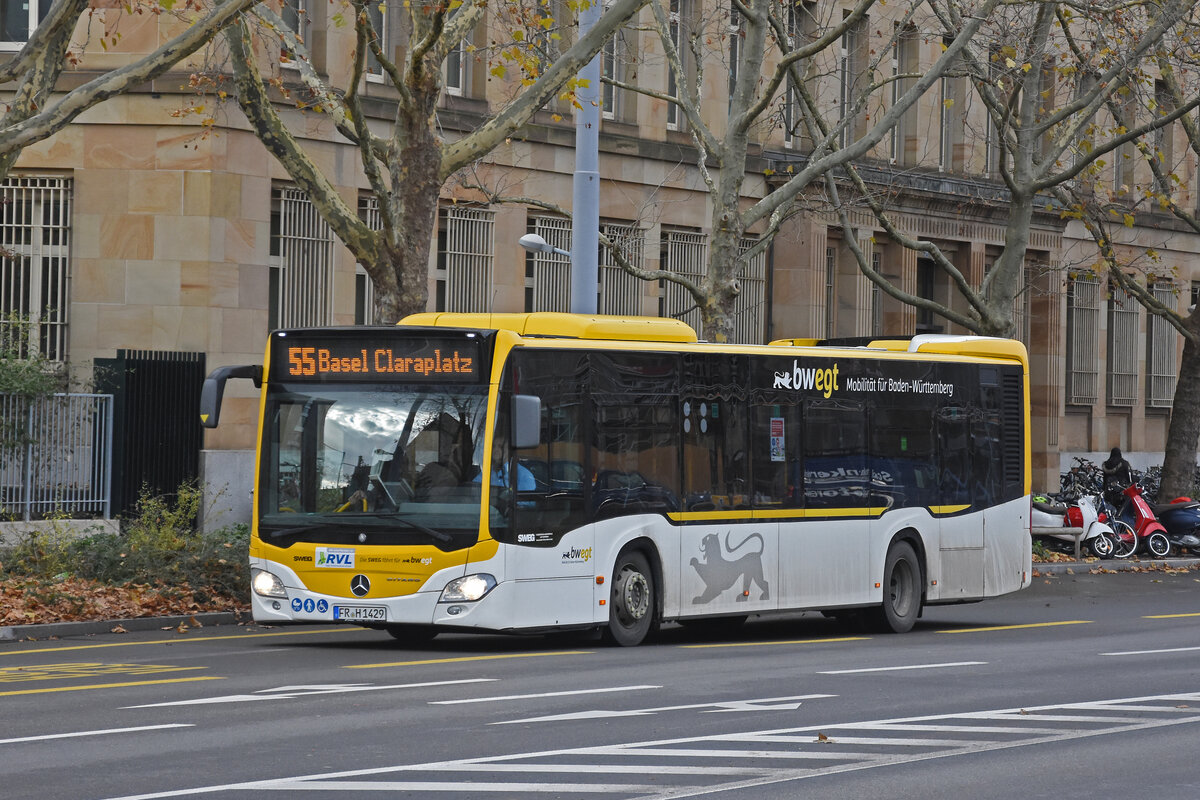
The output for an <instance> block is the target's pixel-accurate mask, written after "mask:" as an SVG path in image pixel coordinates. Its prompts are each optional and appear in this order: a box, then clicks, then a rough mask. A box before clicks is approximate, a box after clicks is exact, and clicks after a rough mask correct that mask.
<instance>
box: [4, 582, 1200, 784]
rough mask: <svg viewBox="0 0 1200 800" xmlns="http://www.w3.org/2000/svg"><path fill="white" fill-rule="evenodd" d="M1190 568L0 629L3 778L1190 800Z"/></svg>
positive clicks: (1197, 733) (1193, 605)
mask: <svg viewBox="0 0 1200 800" xmlns="http://www.w3.org/2000/svg"><path fill="white" fill-rule="evenodd" d="M1198 658H1200V573H1197V572H1194V571H1191V572H1181V573H1178V574H1171V573H1165V572H1153V573H1121V574H1112V575H1090V574H1081V575H1061V576H1053V577H1048V578H1039V579H1037V581H1035V584H1034V586H1033V587H1032V588H1031V589H1029V590H1026V591H1024V592H1021V593H1019V594H1017V595H1013V596H1010V597H1006V598H1000V599H997V600H992V601H988V602H986V603H981V604H977V605H969V606H954V607H944V608H933V609H927V611H926V614H925V616H924V618H923V619H922V620H921V621H920V623H919V624H918V625H917V627H916V629H915V630H914V631H912V632H911V633H908V634H904V635H901V636H896V635H883V634H864V633H861V632H859V631H855V630H852V629H848V628H845V627H841V626H839V625H838V624H836V623H834V622H832V621H829V620H825V619H823V618H821V617H819V616H817V615H797V616H793V617H790V618H787V619H777V620H772V621H757V620H752V621H751V622H749V623H748V624H747V625H746V626H745V627H743V628H742V629H740V630H738V631H736V632H722V633H716V632H703V631H697V630H694V629H690V628H689V629H683V628H678V627H670V628H668V629H665V630H664V631H663V634H662V635H661V637H660V639H659V641H657V642H656V643H654V644H652V645H648V646H643V647H639V648H632V649H620V648H608V647H604V646H601V645H600V644H599V643H598V642H596V641H593V640H591V639H589V638H586V637H575V638H568V637H556V638H541V637H538V638H510V637H496V636H465V635H444V636H442V637H439V638H438V639H436V640H434V642H432V643H430V644H427V645H422V646H420V647H416V648H408V647H404V646H402V645H400V644H398V643H396V642H394V641H393V640H392V639H391V638H390V637H388V636H387V635H386V634H384V633H380V632H374V631H366V630H360V629H356V628H348V627H333V628H331V627H320V628H315V627H314V628H273V629H271V628H261V627H254V626H221V627H217V628H212V627H209V628H203V629H192V630H190V631H188V632H187V633H185V634H179V633H176V632H173V631H154V632H142V633H130V634H124V635H105V636H96V637H88V638H83V637H80V638H75V639H64V640H58V641H39V642H28V641H26V642H0V723H2V725H0V775H2V776H3V780H2V781H0V797H3V798H5V800H26V799H27V800H68V799H69V800H101V799H102V798H122V799H123V800H130V799H131V798H135V797H136V798H158V797H195V796H205V797H213V798H218V799H219V800H230V799H231V798H251V797H254V798H261V797H263V796H279V797H290V796H317V797H321V796H334V797H339V798H342V797H364V798H366V797H370V798H376V797H388V798H393V797H406V798H436V799H438V800H440V799H441V798H447V800H454V799H456V798H467V797H470V798H478V797H488V798H517V797H520V798H541V797H546V798H577V797H597V798H679V797H699V796H704V797H712V798H755V800H758V799H759V798H795V797H814V798H822V799H823V800H826V799H828V800H836V799H837V798H863V797H892V798H909V797H911V798H917V797H920V798H923V799H928V800H937V799H938V798H972V800H990V799H991V798H996V799H997V800H999V798H1005V800H1011V798H1014V797H1015V798H1041V797H1045V798H1055V799H1056V800H1061V799H1062V798H1083V797H1087V798H1091V799H1093V800H1094V798H1097V797H1099V798H1106V797H1130V798H1143V797H1144V798H1155V799H1156V800H1167V799H1169V798H1180V800H1184V799H1186V800H1195V798H1197V797H1200V771H1198V770H1197V769H1196V768H1195V756H1194V752H1195V750H1196V746H1195V744H1194V743H1195V742H1196V741H1197V738H1198V737H1200V669H1198V668H1197V664H1198V663H1200V662H1198Z"/></svg>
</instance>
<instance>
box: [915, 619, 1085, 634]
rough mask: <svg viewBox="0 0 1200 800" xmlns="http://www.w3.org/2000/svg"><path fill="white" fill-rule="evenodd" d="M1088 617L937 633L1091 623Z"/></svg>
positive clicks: (1010, 629) (979, 631) (982, 631)
mask: <svg viewBox="0 0 1200 800" xmlns="http://www.w3.org/2000/svg"><path fill="white" fill-rule="evenodd" d="M1092 622H1093V620H1090V619H1068V620H1063V621H1062V622H1029V623H1026V624H1024V625H992V626H990V627H987V628H954V629H952V630H945V631H938V633H985V632H987V631H1015V630H1020V629H1021V628H1054V627H1057V626H1059V625H1091V624H1092Z"/></svg>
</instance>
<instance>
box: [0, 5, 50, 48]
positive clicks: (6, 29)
mask: <svg viewBox="0 0 1200 800" xmlns="http://www.w3.org/2000/svg"><path fill="white" fill-rule="evenodd" d="M50 3H51V0H2V2H0V50H14V49H17V48H14V47H11V46H6V45H11V44H23V43H25V42H27V41H29V37H31V36H32V35H33V32H34V31H35V30H36V29H37V26H38V25H40V24H41V22H42V20H44V19H45V18H46V12H48V11H49V10H50Z"/></svg>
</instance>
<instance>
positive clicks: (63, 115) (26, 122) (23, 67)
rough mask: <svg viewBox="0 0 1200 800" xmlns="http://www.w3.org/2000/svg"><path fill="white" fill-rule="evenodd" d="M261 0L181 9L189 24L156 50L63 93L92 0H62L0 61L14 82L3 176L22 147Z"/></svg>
mask: <svg viewBox="0 0 1200 800" xmlns="http://www.w3.org/2000/svg"><path fill="white" fill-rule="evenodd" d="M258 1H259V0H218V2H216V3H215V4H214V5H213V6H212V7H211V8H209V9H208V10H207V11H204V12H203V13H196V12H195V10H194V9H189V10H188V11H187V12H185V14H186V15H187V16H186V18H185V16H184V15H183V14H180V15H177V16H178V17H179V19H180V20H181V24H183V25H186V27H185V28H184V30H183V31H182V32H181V33H180V34H179V35H177V36H175V37H174V38H173V39H171V40H170V41H168V42H166V43H164V44H163V45H161V46H160V47H158V48H157V49H155V50H154V51H153V52H151V53H149V54H147V55H145V56H143V57H141V58H139V59H136V60H133V61H130V62H129V63H128V64H125V65H124V66H121V67H118V68H116V69H112V70H108V71H106V72H102V73H101V74H99V75H97V76H96V77H95V78H93V79H92V80H90V81H87V82H86V83H84V84H83V85H81V86H78V87H76V88H75V89H72V90H71V91H69V92H67V93H65V94H63V95H62V96H59V97H55V96H54V95H53V92H54V88H55V86H56V84H57V83H58V80H59V77H60V76H61V75H62V72H63V70H64V69H66V68H67V67H68V66H71V67H77V66H80V56H79V55H78V54H75V53H72V51H71V47H72V37H73V36H75V34H76V31H77V30H78V29H80V25H81V20H82V19H83V18H84V17H85V15H86V14H88V13H91V12H90V3H89V2H88V0H59V2H55V3H53V4H52V5H51V6H50V10H49V12H48V13H47V14H46V17H45V19H43V20H42V21H41V23H40V24H39V25H38V27H37V29H36V30H35V31H34V33H33V35H32V36H30V37H29V40H28V41H27V42H26V43H25V45H24V46H23V47H22V48H21V50H20V52H18V53H17V54H16V56H15V57H13V59H12V60H10V61H8V62H5V63H4V64H2V65H0V86H7V85H9V84H13V85H15V89H14V90H13V96H12V98H11V99H10V100H9V102H8V104H7V106H6V107H5V108H4V113H3V116H2V117H0V178H3V177H4V176H6V175H7V174H8V172H9V170H10V169H11V168H12V165H13V164H14V163H15V162H16V160H17V157H18V156H19V155H20V154H21V150H22V149H23V148H25V147H26V146H28V145H30V144H33V143H34V142H39V141H41V140H43V139H46V138H47V137H49V136H51V135H53V134H54V133H55V132H57V131H59V130H61V129H62V128H64V127H66V125H68V124H69V123H70V122H71V121H72V120H74V119H75V118H76V117H78V116H79V115H80V114H82V113H83V112H84V111H86V110H88V109H89V108H91V107H92V106H95V105H96V104H97V103H101V102H103V101H104V100H107V99H109V98H110V97H114V96H116V95H119V94H123V93H124V92H127V91H129V90H130V89H133V88H136V87H138V86H141V85H142V84H144V83H146V82H147V81H151V80H154V79H155V78H157V77H159V76H160V75H163V74H164V73H166V72H167V71H168V70H170V69H171V68H172V67H174V66H175V65H176V64H178V63H179V62H180V61H182V60H183V59H185V58H187V57H188V56H190V55H191V54H193V53H195V52H196V51H198V50H200V49H201V48H203V47H204V46H205V45H207V44H208V43H209V42H210V41H212V39H213V37H214V36H216V35H217V33H219V32H220V31H221V29H222V28H224V27H225V26H227V25H229V24H230V23H231V22H232V21H233V20H235V19H237V18H238V17H239V16H240V15H241V14H243V13H244V12H245V11H246V9H248V8H251V7H252V6H254V5H255V4H256V3H257V2H258Z"/></svg>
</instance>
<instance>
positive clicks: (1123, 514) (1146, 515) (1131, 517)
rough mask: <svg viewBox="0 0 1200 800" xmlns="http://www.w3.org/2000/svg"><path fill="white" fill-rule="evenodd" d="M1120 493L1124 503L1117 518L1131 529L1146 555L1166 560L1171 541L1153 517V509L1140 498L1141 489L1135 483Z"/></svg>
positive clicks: (1165, 530)
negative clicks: (1123, 497) (1123, 496)
mask: <svg viewBox="0 0 1200 800" xmlns="http://www.w3.org/2000/svg"><path fill="white" fill-rule="evenodd" d="M1121 493H1122V494H1123V495H1125V503H1124V504H1123V505H1122V506H1121V509H1120V511H1118V512H1117V517H1118V518H1119V519H1121V520H1123V521H1124V522H1127V523H1129V525H1130V526H1132V527H1133V529H1134V531H1135V532H1136V533H1137V538H1138V541H1139V542H1140V543H1141V545H1142V547H1143V548H1144V549H1145V550H1146V552H1147V553H1149V554H1150V555H1152V556H1154V557H1155V558H1166V557H1167V555H1169V554H1170V552H1171V540H1170V539H1169V538H1168V537H1167V529H1166V528H1164V527H1163V524H1162V523H1161V522H1159V521H1158V518H1157V517H1156V516H1155V515H1154V509H1152V508H1151V507H1150V504H1149V503H1148V502H1146V498H1145V497H1142V487H1141V486H1139V485H1138V484H1136V483H1135V484H1133V485H1131V486H1128V487H1126V488H1125V489H1124V490H1123V491H1122V492H1121Z"/></svg>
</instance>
